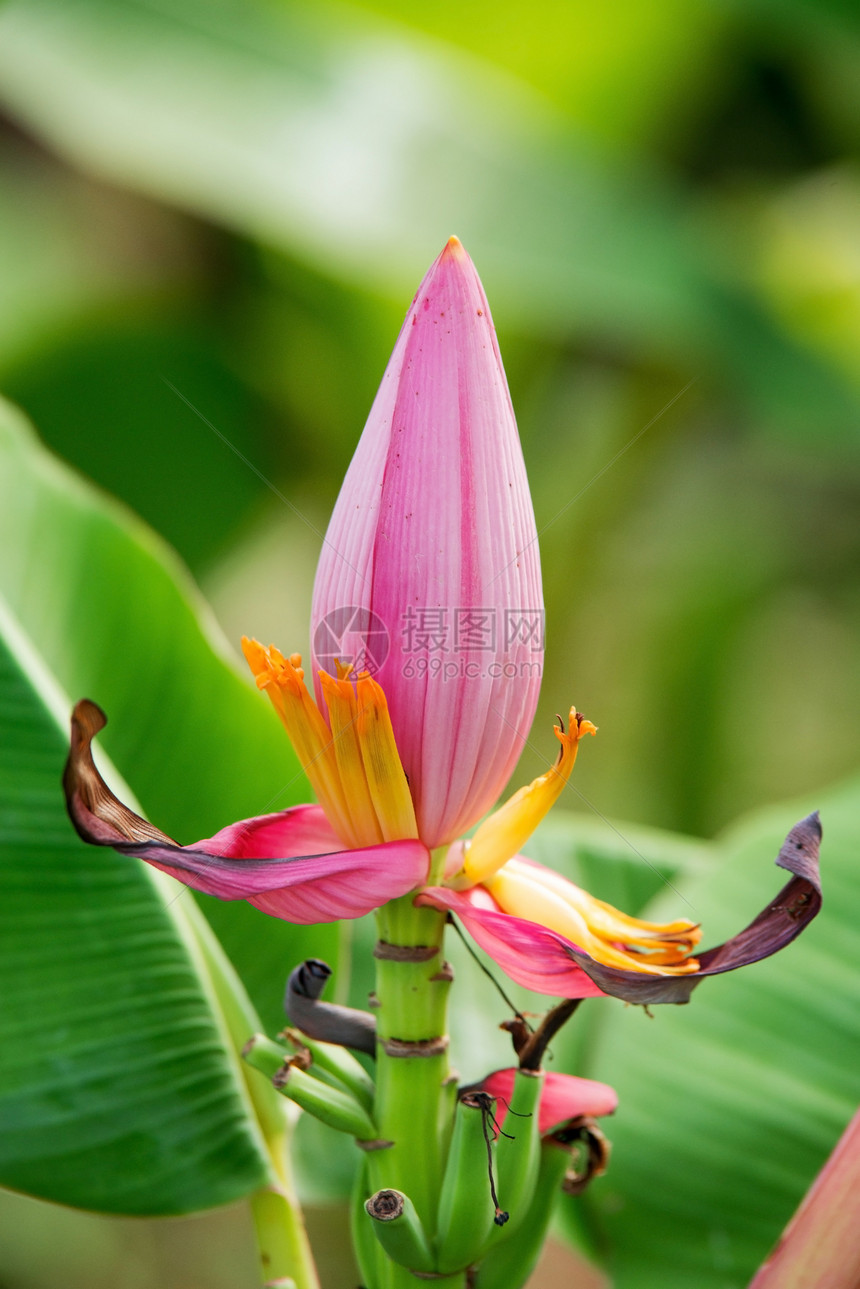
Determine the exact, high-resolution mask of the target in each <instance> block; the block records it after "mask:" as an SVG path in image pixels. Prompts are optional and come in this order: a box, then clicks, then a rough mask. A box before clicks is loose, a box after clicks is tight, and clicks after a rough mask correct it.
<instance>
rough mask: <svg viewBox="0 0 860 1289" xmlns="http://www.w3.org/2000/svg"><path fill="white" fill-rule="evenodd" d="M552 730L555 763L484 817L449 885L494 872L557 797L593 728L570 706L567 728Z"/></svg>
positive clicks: (473, 881)
mask: <svg viewBox="0 0 860 1289" xmlns="http://www.w3.org/2000/svg"><path fill="white" fill-rule="evenodd" d="M554 732H555V736H556V738H557V739H558V741H559V743H560V744H561V751H560V753H559V757H558V760H557V761H556V763H555V765H554V766H553V767H552V769H551V770H547V772H546V774H542V775H541V776H540V777H539V778H537V779H534V780H532V782H531V783H529V784H528V785H527V786H526V787H524V788H520V790H519V792H515V793H514V795H513V796H512V797H511V798H510V799H509V800H508V801H506V802H505V804H504V805H503V806H500V807H499V809H498V810H496V811H494V812H493V814H491V815H490V816H489V818H488V819H485V820H484V822H483V823H482V824H481V826H480V828H479V829H478V831H477V832H476V833H475V835H474V837H473V838H472V840H471V842H469V843H468V844H467V847H466V854H465V859H464V862H463V871H462V874H458V876H457V877H456V878H454V879H453V880H452V881H451V882H450V883H449V885H451V886H453V887H455V888H462V887H468V886H476V885H477V884H478V883H479V882H483V881H485V880H486V879H487V878H488V877H490V876H492V874H493V873H497V872H498V871H499V869H500V868H501V867H502V866H503V865H504V864H506V863H507V861H508V860H509V859H511V858H512V857H513V856H514V855H516V853H517V852H518V851H519V850H520V848H521V847H522V845H523V843H524V842H525V841H527V840H528V838H529V837H530V836H531V835H532V833H533V832H534V830H535V828H537V826H538V824H539V823H540V821H541V820H542V819H543V817H544V815H545V814H546V813H547V811H548V810H549V809H550V808H551V807H552V806H553V805H554V803H555V802H556V801H557V800H558V797H559V795H560V793H561V791H562V789H563V788H564V785H565V784H566V783H567V781H568V779H569V778H570V772H571V770H572V769H573V766H574V763H575V761H576V751H577V747H578V744H579V740H580V739H581V738H582V736H583V735H584V734H596V733H597V728H596V726H594V725H592V723H591V721H588V720H586V719H585V717H584V716H583V715H582V714H581V713H580V712H577V710H576V708H574V707H572V708H571V709H570V728H569V731H568V732H567V733H565V730H564V727H563V726H562V727H561V728H559V726H558V725H556V726H555V730H554Z"/></svg>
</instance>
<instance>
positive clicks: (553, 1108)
mask: <svg viewBox="0 0 860 1289" xmlns="http://www.w3.org/2000/svg"><path fill="white" fill-rule="evenodd" d="M515 1074H516V1070H496V1071H495V1072H494V1073H493V1074H488V1075H487V1077H486V1078H485V1079H484V1080H483V1081H482V1083H481V1088H482V1090H483V1091H484V1092H489V1094H490V1096H491V1097H497V1098H498V1105H497V1107H496V1109H495V1110H494V1111H493V1114H494V1116H495V1119H496V1122H497V1123H498V1124H499V1126H500V1127H501V1126H502V1125H503V1124H504V1121H505V1115H506V1114H507V1112H508V1104H509V1102H510V1099H511V1095H512V1093H513V1090H514V1075H515ZM617 1108H618V1093H617V1092H616V1091H615V1089H614V1088H611V1087H610V1086H609V1085H608V1084H607V1083H598V1082H596V1081H595V1080H594V1079H579V1078H576V1077H575V1076H574V1075H572V1074H553V1073H551V1072H548V1073H546V1074H544V1084H543V1088H542V1089H541V1094H540V1108H539V1110H538V1128H539V1130H540V1135H541V1136H542V1137H546V1136H547V1135H548V1134H549V1133H551V1132H556V1131H557V1130H558V1129H559V1128H561V1127H562V1125H563V1124H565V1123H568V1122H569V1121H570V1120H571V1119H578V1118H579V1116H580V1115H584V1114H587V1115H591V1116H592V1117H593V1118H597V1116H598V1115H604V1114H614V1112H615V1110H616V1109H617Z"/></svg>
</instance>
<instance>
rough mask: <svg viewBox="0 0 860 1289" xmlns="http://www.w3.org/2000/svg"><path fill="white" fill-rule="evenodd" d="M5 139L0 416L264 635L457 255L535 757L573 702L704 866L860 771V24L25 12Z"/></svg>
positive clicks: (604, 783)
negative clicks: (468, 282) (12, 407)
mask: <svg viewBox="0 0 860 1289" xmlns="http://www.w3.org/2000/svg"><path fill="white" fill-rule="evenodd" d="M0 112H2V117H0V258H2V264H3V269H2V273H0V388H2V390H3V392H4V393H5V394H6V395H7V396H8V397H9V398H11V399H12V400H14V401H15V402H17V403H19V404H20V405H21V406H22V407H23V408H24V410H25V411H26V412H27V413H28V414H29V415H30V417H31V418H32V419H33V421H34V422H35V424H36V425H37V426H38V427H39V430H40V432H41V433H42V435H43V436H44V438H45V440H46V442H47V444H48V445H49V446H50V447H51V448H52V449H53V450H54V451H55V452H57V453H58V454H59V455H60V456H61V457H63V458H64V459H66V460H67V461H69V462H70V463H71V464H72V465H74V466H75V467H77V468H78V469H79V470H81V471H82V472H84V473H85V474H86V475H88V476H89V477H90V478H92V479H94V480H95V481H96V482H97V483H99V484H100V485H102V486H103V487H104V488H105V489H106V490H108V491H110V492H111V493H114V494H116V495H117V496H118V497H120V498H122V499H123V500H124V501H125V502H127V503H128V505H129V506H130V507H132V508H133V509H134V510H136V511H137V512H138V513H139V514H140V515H142V516H143V517H144V518H145V519H146V520H147V521H149V523H151V524H152V525H153V526H154V527H155V528H156V529H157V530H158V531H159V532H161V533H162V534H163V535H164V536H165V537H166V538H167V539H168V540H169V541H170V542H171V543H172V544H173V545H174V546H175V547H176V549H177V550H178V551H179V552H180V554H181V556H182V557H183V558H184V560H185V561H186V562H187V564H188V565H189V567H190V568H191V570H192V572H193V574H194V576H195V577H196V578H197V580H198V581H199V583H200V584H201V586H202V587H203V590H204V592H205V594H206V596H207V598H208V599H209V601H210V603H211V604H212V605H213V607H214V610H215V613H216V615H217V617H218V618H219V620H220V622H221V624H222V626H223V627H224V629H225V631H226V634H227V635H228V637H229V638H231V639H232V640H234V641H235V640H236V639H237V637H238V635H239V634H241V633H242V632H243V631H244V632H248V633H249V634H254V635H257V636H260V637H261V638H264V639H266V640H269V639H272V640H274V641H276V642H278V643H279V644H280V645H281V646H282V647H284V648H285V649H288V650H293V649H296V648H298V649H302V650H304V649H306V647H307V629H308V626H307V623H308V612H309V604H310V588H311V584H312V579H313V572H314V566H315V561H316V553H317V551H318V548H319V544H320V532H321V531H324V528H325V525H326V523H327V519H328V515H329V512H330V510H331V506H332V504H333V502H334V498H335V496H336V494H337V491H338V488H339V485H340V480H341V478H342V476H343V473H344V470H345V468H346V465H347V463H348V461H349V458H350V455H351V452H352V450H353V447H354V445H355V442H356V440H357V438H358V435H359V433H360V430H361V427H362V425H363V422H364V418H365V416H366V414H367V410H368V408H369V406H370V403H371V400H372V398H373V395H374V393H375V390H376V387H377V384H378V382H379V380H380V377H381V375H382V372H383V369H384V366H385V363H386V361H387V358H388V355H389V352H390V350H391V347H392V345H393V342H394V339H395V337H396V334H397V330H398V327H399V324H400V321H401V319H402V316H403V314H404V312H405V309H406V307H407V305H408V303H409V300H410V299H411V296H412V293H413V292H414V290H415V288H416V286H417V284H418V282H419V280H420V278H421V276H422V274H423V273H424V271H425V270H426V268H427V266H428V265H429V263H430V262H431V260H432V259H433V258H434V257H435V255H436V254H437V253H438V251H439V250H440V249H441V246H442V245H443V243H444V241H445V239H446V237H447V236H448V235H449V234H450V233H452V232H456V233H457V234H458V235H459V236H460V237H461V239H462V240H463V242H464V243H465V245H466V247H467V249H468V250H469V252H470V253H471V255H472V257H473V258H474V260H475V262H476V265H477V267H478V270H479V272H480V273H481V275H482V278H483V281H484V286H485V288H486V290H487V293H488V296H489V298H490V302H491V305H492V308H493V312H494V317H495V322H496V327H497V331H498V333H499V339H500V343H501V347H502V352H503V356H504V358H505V362H506V366H507V371H508V377H509V381H510V385H511V392H512V396H513V401H514V406H515V408H516V409H517V413H518V418H519V424H520V430H521V435H522V440H523V447H524V452H525V456H526V463H527V467H528V470H529V476H530V480H531V485H532V492H533V497H534V502H535V508H536V512H537V519H538V527H539V529H540V530H541V549H542V558H543V566H544V583H545V593H546V599H547V615H548V653H547V665H546V674H545V682H544V688H543V695H542V706H541V710H540V713H539V717H538V723H537V724H536V726H535V732H534V734H533V736H532V741H533V742H534V743H535V745H536V748H537V749H538V750H539V751H540V752H541V753H544V752H546V749H547V735H548V727H549V722H550V720H551V718H552V714H553V713H554V712H555V711H556V710H565V706H566V705H567V704H569V703H570V702H571V701H573V700H574V699H575V701H576V703H577V705H578V706H579V707H580V709H582V710H584V711H585V712H586V713H587V714H588V715H589V717H591V718H592V719H593V720H594V721H595V722H596V723H597V724H599V726H600V727H601V728H600V737H599V740H598V743H596V744H595V745H594V747H593V748H592V747H589V748H588V749H587V751H588V755H587V756H586V757H584V758H583V759H582V762H581V764H580V766H579V767H578V768H577V786H576V789H575V791H577V792H578V793H579V794H581V800H580V801H579V802H578V803H577V802H575V801H571V802H570V803H569V804H572V805H574V806H576V805H579V807H580V808H583V809H585V808H593V809H595V810H597V811H598V812H599V813H601V814H604V815H607V816H610V817H616V818H622V819H636V820H638V821H640V822H642V823H646V824H652V825H656V826H659V827H661V828H666V829H672V830H677V831H680V832H683V833H688V834H692V835H697V836H703V837H710V836H712V835H713V834H714V833H715V831H716V830H718V829H719V828H721V827H722V826H724V825H725V824H726V823H727V822H728V821H729V820H731V819H732V818H734V817H736V816H737V815H738V814H740V813H741V812H742V811H744V810H746V809H748V808H750V807H755V806H757V805H760V804H762V803H766V802H770V801H773V800H778V799H781V798H785V797H788V796H791V795H793V794H798V793H804V794H808V793H809V792H812V791H817V790H818V789H823V788H824V787H825V786H826V785H829V784H831V783H833V782H834V781H837V780H839V779H840V778H842V777H844V776H846V775H847V774H849V773H850V772H851V771H853V770H855V769H856V768H857V761H858V756H857V748H856V743H857V737H856V727H857V717H856V712H857V706H858V700H860V671H858V667H857V658H858V649H860V579H858V567H860V525H858V522H857V515H858V502H860V451H858V431H860V357H858V355H860V237H858V229H860V170H858V156H857V153H858V141H860V11H858V10H857V8H856V7H855V6H852V5H849V4H843V3H839V2H838V0H817V2H816V3H813V2H812V0H808V2H806V3H804V2H803V0H749V2H748V3H746V4H744V5H740V4H732V3H726V4H722V5H714V4H710V3H704V2H703V0H702V2H698V0H686V2H685V3H681V0H664V2H663V3H662V4H659V5H646V4H645V3H642V2H639V3H637V2H636V0H621V2H619V3H617V4H614V5H611V6H598V5H594V4H588V3H585V2H584V0H573V2H571V0H567V2H565V3H562V0H556V2H555V3H550V2H548V0H547V2H546V3H533V4H532V5H531V6H529V8H528V10H526V9H525V8H524V7H523V6H522V5H516V4H513V3H506V2H505V0H482V2H480V3H472V4H469V3H458V4H453V3H451V0H437V2H436V3H435V4H434V5H432V6H429V5H428V6H406V5H403V4H398V3H395V2H394V0H379V2H378V3H375V4H374V3H365V4H358V3H356V4H348V3H341V4H332V3H327V2H324V3H314V4H311V3H305V4H286V3H282V2H276V0H271V2H270V3H259V2H257V3H249V2H248V0H149V2H147V0H142V2H141V3H132V2H131V0H101V2H99V0H11V2H9V3H6V4H5V5H3V6H2V8H0ZM550 741H551V740H550ZM538 767H540V768H543V762H542V761H540V759H539V757H538V755H537V754H536V753H535V752H530V751H528V750H527V752H526V754H525V755H524V758H523V762H522V765H521V769H520V777H521V778H528V777H531V775H532V774H533V773H535V772H536V771H537V769H538ZM221 822H226V821H217V823H221ZM213 826H214V825H213ZM16 1203H24V1202H23V1201H16ZM10 1211H11V1210H10ZM76 1220H78V1219H76ZM201 1221H202V1219H201ZM7 1226H8V1228H9V1234H8V1238H9V1241H10V1243H9V1245H8V1247H9V1248H13V1246H14V1238H13V1236H14V1237H20V1239H21V1240H24V1239H25V1236H24V1234H22V1232H24V1230H25V1227H26V1223H22V1222H19V1221H18V1220H17V1219H15V1220H11V1219H10V1220H9V1221H8V1222H7ZM94 1229H95V1228H94ZM111 1239H114V1237H113V1236H112V1237H111ZM141 1239H142V1237H141ZM22 1247H23V1245H22ZM141 1256H142V1255H141ZM159 1256H162V1257H163V1256H165V1255H164V1254H159ZM16 1258H17V1261H16ZM7 1261H8V1268H7V1266H4V1264H3V1261H2V1259H0V1286H3V1289H31V1286H32V1287H33V1289H35V1287H36V1286H37V1285H41V1284H43V1283H47V1282H48V1281H49V1280H50V1279H51V1276H54V1277H56V1275H57V1266H56V1264H53V1269H51V1268H50V1267H49V1269H48V1271H46V1272H44V1273H42V1272H40V1273H39V1275H37V1274H36V1270H34V1261H33V1258H32V1257H31V1256H29V1255H28V1256H26V1257H25V1256H23V1255H22V1256H21V1257H18V1255H17V1254H16V1255H12V1254H10V1255H8V1257H7ZM37 1261H38V1260H37ZM144 1261H145V1259H144ZM215 1262H217V1259H216V1260H215ZM19 1263H20V1265H19ZM141 1265H143V1264H141ZM147 1265H148V1264H147ZM153 1265H155V1264H153ZM65 1272H66V1268H65V1267H64V1269H63V1276H62V1278H63V1280H64V1282H65V1283H67V1284H73V1283H74V1284H77V1283H79V1282H78V1281H77V1280H75V1279H74V1276H73V1275H72V1274H71V1273H70V1274H69V1275H66V1274H65ZM147 1274H148V1275H150V1278H152V1277H157V1276H158V1275H159V1274H161V1273H160V1272H158V1271H157V1270H152V1271H151V1272H148V1273H147ZM40 1275H42V1278H39V1276H40ZM107 1275H108V1280H106V1283H107V1282H108V1281H109V1282H110V1283H112V1284H120V1281H119V1280H118V1279H117V1278H116V1275H117V1273H116V1270H115V1269H114V1270H113V1271H111V1272H109V1273H107ZM141 1275H143V1273H141ZM180 1282H181V1283H182V1284H183V1285H195V1284H199V1285H200V1286H202V1287H203V1286H205V1287H206V1289H209V1287H210V1286H212V1287H213V1289H214V1287H215V1286H217V1285H218V1284H219V1283H220V1281H219V1280H218V1279H217V1267H215V1266H214V1264H213V1267H212V1268H211V1269H210V1272H207V1271H205V1269H204V1268H203V1267H198V1268H197V1269H196V1270H191V1269H190V1265H189V1266H185V1267H184V1268H183V1271H182V1273H181V1278H180V1279H179V1280H177V1281H176V1283H177V1284H178V1283H180ZM237 1282H238V1281H237V1280H236V1279H234V1280H233V1281H232V1283H237ZM80 1283H82V1284H83V1283H90V1284H92V1283H95V1280H94V1279H93V1275H92V1268H90V1272H89V1273H88V1274H87V1276H86V1277H85V1279H83V1280H81V1281H80ZM121 1283H122V1285H123V1286H125V1285H126V1284H128V1285H132V1284H135V1285H136V1284H138V1283H139V1284H141V1285H144V1284H147V1283H149V1280H147V1279H146V1278H145V1277H144V1278H141V1279H138V1280H131V1279H129V1280H123V1281H122V1282H121ZM162 1283H168V1281H167V1280H166V1279H162ZM170 1283H173V1282H172V1281H171V1282H170Z"/></svg>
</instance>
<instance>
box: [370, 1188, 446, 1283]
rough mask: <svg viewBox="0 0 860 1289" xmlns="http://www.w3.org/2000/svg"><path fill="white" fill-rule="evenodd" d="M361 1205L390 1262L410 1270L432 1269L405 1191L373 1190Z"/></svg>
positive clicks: (424, 1239)
mask: <svg viewBox="0 0 860 1289" xmlns="http://www.w3.org/2000/svg"><path fill="white" fill-rule="evenodd" d="M364 1209H365V1212H366V1213H367V1215H368V1217H369V1218H370V1219H371V1223H372V1227H373V1233H374V1235H375V1236H376V1238H377V1240H378V1241H379V1243H380V1244H381V1245H382V1247H383V1249H384V1250H385V1252H386V1253H387V1254H388V1256H389V1258H391V1260H392V1262H397V1263H398V1264H399V1265H400V1266H401V1267H408V1269H409V1270H410V1271H432V1270H433V1255H432V1253H431V1252H430V1244H429V1241H428V1239H427V1236H426V1234H425V1231H424V1227H423V1226H422V1225H421V1219H420V1217H419V1216H418V1214H417V1213H416V1211H415V1205H414V1204H413V1203H412V1200H411V1199H410V1198H409V1196H408V1195H404V1194H403V1192H402V1191H395V1190H382V1191H377V1192H376V1194H375V1195H371V1197H370V1199H369V1200H368V1201H367V1202H366V1204H365V1206H364Z"/></svg>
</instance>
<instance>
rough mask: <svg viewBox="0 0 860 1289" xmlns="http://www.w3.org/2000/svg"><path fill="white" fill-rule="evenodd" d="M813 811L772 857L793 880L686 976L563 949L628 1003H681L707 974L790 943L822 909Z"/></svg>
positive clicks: (817, 833)
mask: <svg viewBox="0 0 860 1289" xmlns="http://www.w3.org/2000/svg"><path fill="white" fill-rule="evenodd" d="M821 835H822V831H821V820H820V819H819V817H818V811H817V810H816V811H813V813H812V814H811V815H807V816H806V818H805V819H801V820H800V822H799V823H796V824H795V825H794V827H793V828H792V830H791V832H790V833H789V834H788V836H787V837H786V839H785V841H784V842H783V844H782V847H781V848H780V852H779V854H778V855H777V857H776V861H775V862H776V863H777V864H778V865H779V867H780V868H785V869H787V870H788V872H789V873H792V874H793V876H792V879H791V881H790V882H788V883H787V885H785V886H784V887H783V888H782V890H781V891H780V892H779V894H778V895H777V897H776V899H775V900H774V901H773V903H772V904H769V905H768V906H767V908H765V909H762V911H761V913H759V915H758V917H757V918H755V920H754V921H752V922H751V923H750V924H749V926H747V927H745V928H744V930H743V931H739V932H738V934H737V935H735V936H732V938H731V939H730V940H726V942H725V943H724V944H720V945H717V947H716V948H714V949H707V950H706V951H705V952H704V953H701V954H697V955H696V956H697V957H698V960H699V964H700V965H699V970H698V971H695V972H691V973H690V975H688V976H651V975H645V974H643V973H641V972H638V971H621V970H619V969H618V968H617V967H607V966H604V965H603V964H602V963H600V962H595V960H594V959H593V958H590V957H589V956H588V954H585V953H582V952H581V951H580V950H578V949H575V948H573V947H572V946H571V947H569V948H566V950H565V952H566V953H567V954H568V955H569V956H570V957H571V958H572V959H573V961H574V962H575V963H576V964H577V966H578V967H581V968H582V970H583V971H584V972H585V973H586V974H587V975H588V976H589V977H590V978H591V980H593V981H594V983H595V984H596V985H598V986H599V987H600V988H601V989H602V990H603V992H604V993H607V994H612V995H613V996H614V997H615V998H623V999H624V1000H625V1002H629V1003H686V1002H689V1000H690V995H691V994H692V992H693V990H694V989H695V988H696V986H697V985H698V984H699V983H700V982H701V981H702V980H704V979H705V977H706V976H717V975H720V974H721V973H722V972H724V971H734V970H735V968H736V967H745V966H747V965H748V964H749V963H751V962H759V961H760V960H761V959H762V958H768V957H770V955H771V954H772V953H777V952H778V951H779V950H780V949H784V948H785V946H786V945H787V944H790V943H791V941H792V940H794V939H795V938H796V937H797V936H798V935H800V933H801V931H803V930H804V928H805V927H807V926H808V925H809V923H810V922H811V921H812V919H813V918H814V917H815V916H816V914H817V913H818V911H819V909H820V908H821V882H820V878H819V873H818V851H819V846H820V843H821Z"/></svg>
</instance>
